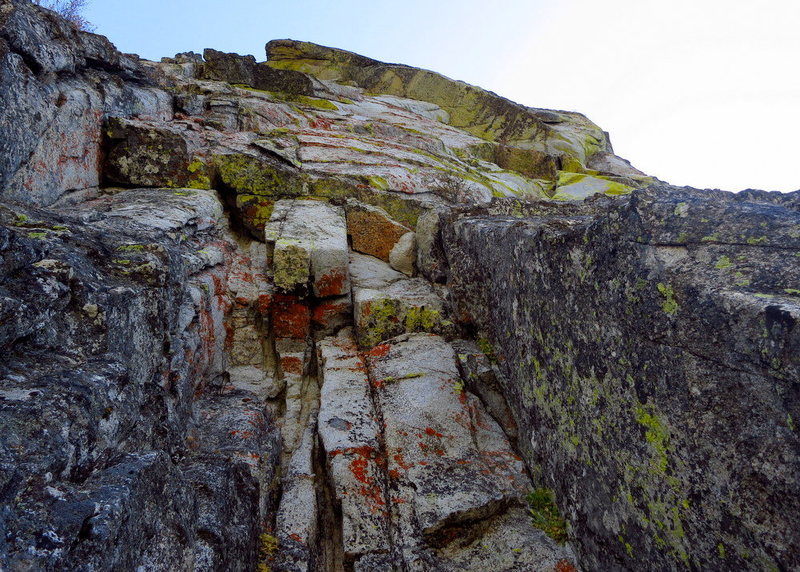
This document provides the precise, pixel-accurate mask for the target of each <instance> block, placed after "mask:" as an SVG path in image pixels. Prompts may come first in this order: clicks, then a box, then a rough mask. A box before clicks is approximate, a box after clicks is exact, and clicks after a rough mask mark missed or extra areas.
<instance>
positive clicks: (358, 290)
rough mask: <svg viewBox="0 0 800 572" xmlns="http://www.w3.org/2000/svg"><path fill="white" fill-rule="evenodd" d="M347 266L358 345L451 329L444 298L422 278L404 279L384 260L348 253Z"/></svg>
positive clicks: (363, 345) (449, 332)
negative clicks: (400, 336)
mask: <svg viewBox="0 0 800 572" xmlns="http://www.w3.org/2000/svg"><path fill="white" fill-rule="evenodd" d="M350 267H351V268H353V270H352V271H351V273H352V274H353V320H354V323H355V326H356V334H357V336H358V343H359V345H360V346H361V347H362V348H370V347H372V346H374V345H376V344H378V343H379V342H382V341H384V340H388V339H389V338H393V337H394V336H397V335H399V334H402V333H406V332H431V333H439V334H452V332H453V331H454V326H453V323H452V322H451V321H450V320H448V319H447V313H446V310H445V304H444V300H442V298H441V297H440V296H439V295H438V294H437V293H436V291H435V290H434V289H433V287H432V286H431V284H429V283H428V282H426V281H425V280H422V279H421V278H408V277H406V276H405V275H403V274H401V273H399V272H396V271H394V270H392V269H391V268H390V267H389V265H388V264H386V263H385V262H381V261H379V260H377V259H374V258H373V259H371V260H370V257H366V256H365V257H357V256H351V259H350ZM359 267H360V268H359ZM372 269H375V270H372Z"/></svg>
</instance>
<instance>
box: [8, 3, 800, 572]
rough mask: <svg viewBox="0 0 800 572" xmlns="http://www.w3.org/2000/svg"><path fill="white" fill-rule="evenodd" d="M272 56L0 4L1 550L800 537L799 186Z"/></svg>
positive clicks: (492, 553)
mask: <svg viewBox="0 0 800 572" xmlns="http://www.w3.org/2000/svg"><path fill="white" fill-rule="evenodd" d="M267 52H268V57H269V61H268V62H266V63H257V62H256V61H255V58H253V57H252V56H239V55H236V54H225V53H222V52H217V51H214V50H207V51H206V52H205V59H204V58H203V57H201V56H199V55H197V54H193V53H184V54H178V55H177V56H175V57H174V58H165V59H164V60H162V62H161V63H158V64H156V63H152V62H145V61H141V60H138V59H137V58H135V57H133V56H125V55H121V54H119V53H118V52H116V51H115V50H114V48H113V46H112V45H111V44H110V43H109V42H108V41H107V40H106V39H105V38H102V37H101V36H96V35H92V34H85V33H80V32H77V31H76V30H74V29H73V28H72V27H70V26H68V25H67V24H65V23H64V22H63V21H62V20H60V19H59V18H58V17H57V16H56V15H55V14H54V13H51V12H47V11H44V10H42V9H40V8H38V7H36V6H34V5H32V4H31V3H28V2H23V1H21V0H7V1H6V2H4V3H2V6H0V98H1V99H2V101H3V105H2V106H0V124H1V125H2V129H0V507H2V508H1V509H0V568H1V569H3V570H6V569H8V570H19V569H21V570H28V569H36V570H38V569H46V570H49V569H52V570H56V569H58V570H61V569H65V570H71V569H80V570H84V569H85V570H94V569H125V570H127V569H148V570H150V569H153V570H183V569H202V570H207V569H209V570H210V569H213V570H228V569H231V570H252V569H256V568H258V569H263V567H264V566H268V567H270V568H271V569H273V570H308V571H320V570H326V571H327V570H335V571H336V570H350V569H352V570H357V571H372V570H392V569H402V570H409V571H411V570H420V571H421V570H476V571H477V570H481V571H482V570H525V571H528V570H542V571H544V570H547V571H548V572H549V571H551V570H557V571H560V572H566V571H569V570H573V569H575V567H577V565H578V564H580V566H581V567H582V568H584V569H600V570H606V569H684V568H690V569H737V570H738V569H794V568H797V567H798V566H799V565H800V563H798V561H797V554H798V553H799V552H800V547H799V546H798V543H799V542H800V539H799V538H798V533H797V531H798V530H800V523H798V521H797V515H798V514H800V510H798V508H799V507H798V506H797V495H796V492H797V489H798V482H797V475H798V474H800V471H799V470H798V468H799V467H798V462H799V461H798V459H799V458H800V456H799V455H798V439H797V423H798V420H799V419H800V410H798V400H797V394H798V392H797V390H796V389H797V388H796V385H797V383H796V382H797V379H800V371H798V370H800V367H798V362H797V356H798V355H800V342H798V337H797V336H798V328H797V320H798V317H800V310H799V309H798V305H797V302H798V294H800V271H799V270H798V264H800V263H798V260H800V259H798V258H797V256H796V254H798V252H800V243H798V240H800V230H798V229H800V222H799V221H798V211H800V195H798V194H797V193H795V194H793V195H779V194H769V193H763V192H759V191H746V192H743V193H741V194H739V195H737V196H733V195H729V194H727V193H720V192H701V191H696V190H692V189H678V188H671V187H666V186H664V185H661V184H655V183H657V181H655V179H653V178H650V177H647V176H646V175H644V174H643V173H641V172H640V171H638V170H636V169H635V168H634V167H632V166H631V165H630V163H628V162H627V161H625V160H624V159H622V158H620V157H617V156H616V155H614V154H613V152H612V150H611V147H610V145H609V144H608V138H607V136H606V134H604V133H603V132H602V131H601V130H600V128H599V127H597V126H596V125H594V124H592V123H591V122H590V121H588V120H587V119H586V118H585V117H583V116H581V115H579V114H576V113H570V112H562V111H550V110H543V109H535V108H527V107H524V106H520V105H517V104H515V103H513V102H510V101H508V100H505V99H503V98H501V97H499V96H496V95H495V94H492V93H490V92H487V91H485V90H482V89H480V88H476V87H473V86H469V85H467V84H464V83H461V82H457V81H453V80H450V79H447V78H445V77H443V76H440V75H438V74H435V73H433V72H429V71H425V70H418V69H414V68H410V67H407V66H401V65H395V64H384V63H381V62H377V61H375V60H371V59H369V58H365V57H363V56H358V55H356V54H352V53H349V52H345V51H342V50H335V49H331V48H324V47H322V46H316V45H314V44H308V43H302V42H294V41H288V40H282V41H276V42H271V43H270V44H268V46H267ZM173 106H174V113H173ZM108 184H114V185H117V184H118V185H122V186H124V187H128V189H127V190H123V189H120V188H101V186H103V185H108ZM141 187H149V188H141ZM187 187H196V188H195V189H192V188H187ZM643 187H648V188H647V189H646V190H635V189H641V188H643ZM211 189H214V190H211ZM628 193H630V194H628ZM619 195H623V196H619ZM545 197H553V198H555V199H564V200H543V199H544V198H545ZM345 214H347V215H348V216H345ZM348 236H349V237H350V239H351V240H352V243H351V244H352V247H353V248H354V249H356V250H360V251H363V252H369V253H372V254H375V255H376V256H379V257H380V258H382V259H383V260H381V259H379V258H373V257H371V256H367V255H364V254H359V253H356V252H353V251H351V250H350V248H349V245H348V242H347V241H348ZM415 247H416V252H415ZM387 261H388V262H390V263H391V264H387V263H386V262H387ZM398 270H400V272H398ZM414 276H415V277H414ZM350 326H352V328H351V327H350ZM408 332H415V333H411V334H409V333H408ZM416 332H436V333H439V334H442V335H444V336H446V339H451V338H456V337H457V338H458V339H457V340H455V341H454V342H452V345H450V344H449V343H448V342H447V341H445V339H443V338H442V337H439V336H437V335H431V334H429V333H416ZM354 333H355V335H356V337H355V339H354V337H353V335H354ZM398 334H399V336H398ZM395 336H396V337H395ZM357 343H358V346H357V345H356V344H357ZM359 346H360V347H359ZM529 475H530V477H531V478H529ZM531 488H549V489H553V491H554V492H555V498H556V500H557V503H558V505H559V506H560V508H561V511H562V513H563V514H564V516H566V517H567V520H568V521H569V526H568V527H567V530H566V532H565V533H564V534H565V535H566V536H568V537H569V539H570V542H571V544H572V545H574V546H575V547H576V554H577V557H578V558H577V559H576V558H574V557H573V556H572V550H571V549H570V548H569V547H568V546H566V547H565V546H558V545H556V544H555V543H554V541H552V540H550V539H549V538H548V537H546V536H544V534H543V533H542V532H541V531H539V530H538V529H536V528H534V526H533V522H532V521H531V519H530V515H529V513H528V511H527V509H526V507H525V506H524V503H523V502H521V500H522V498H523V495H524V493H526V492H527V491H528V490H529V489H531ZM545 493H547V494H545ZM548 496H549V493H548V492H547V491H538V492H537V494H536V495H534V496H533V497H531V498H534V497H542V498H545V497H548ZM554 518H555V517H554ZM556 521H557V519H556ZM539 525H541V522H539ZM545 528H548V529H550V532H551V533H553V527H552V526H550V525H548V526H545ZM555 528H558V527H555ZM557 536H560V535H558V534H557Z"/></svg>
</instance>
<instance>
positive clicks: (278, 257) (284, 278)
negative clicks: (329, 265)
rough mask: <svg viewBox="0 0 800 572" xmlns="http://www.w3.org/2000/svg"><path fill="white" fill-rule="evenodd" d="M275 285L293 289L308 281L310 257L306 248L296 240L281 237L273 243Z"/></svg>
mask: <svg viewBox="0 0 800 572" xmlns="http://www.w3.org/2000/svg"><path fill="white" fill-rule="evenodd" d="M273 268H274V276H273V279H274V282H275V286H277V287H278V288H282V289H284V290H294V289H295V288H296V287H298V286H301V285H304V284H306V283H308V280H309V278H310V268H311V259H310V255H309V252H308V249H306V248H303V247H302V246H301V245H299V244H297V241H292V240H288V239H281V240H279V241H277V242H276V243H275V254H274V257H273Z"/></svg>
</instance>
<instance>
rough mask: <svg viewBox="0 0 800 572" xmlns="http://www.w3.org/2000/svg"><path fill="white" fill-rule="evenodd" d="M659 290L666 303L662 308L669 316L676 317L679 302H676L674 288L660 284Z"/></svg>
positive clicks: (662, 304) (663, 303)
mask: <svg viewBox="0 0 800 572" xmlns="http://www.w3.org/2000/svg"><path fill="white" fill-rule="evenodd" d="M657 288H658V291H659V292H660V293H661V295H662V296H663V297H664V301H663V302H662V303H661V308H662V309H663V310H664V312H665V313H666V314H669V315H670V316H672V315H674V314H675V313H676V312H677V311H678V302H677V301H676V300H675V292H674V290H673V289H672V286H669V285H668V284H663V283H661V282H659V283H658V286H657Z"/></svg>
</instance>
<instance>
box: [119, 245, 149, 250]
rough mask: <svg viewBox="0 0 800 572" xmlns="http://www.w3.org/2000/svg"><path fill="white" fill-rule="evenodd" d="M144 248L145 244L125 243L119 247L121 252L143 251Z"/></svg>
mask: <svg viewBox="0 0 800 572" xmlns="http://www.w3.org/2000/svg"><path fill="white" fill-rule="evenodd" d="M144 249H145V246H144V244H123V245H122V246H118V247H117V250H119V251H120V252H142V251H143V250H144Z"/></svg>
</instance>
